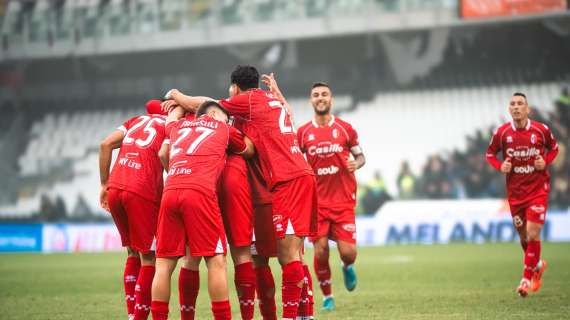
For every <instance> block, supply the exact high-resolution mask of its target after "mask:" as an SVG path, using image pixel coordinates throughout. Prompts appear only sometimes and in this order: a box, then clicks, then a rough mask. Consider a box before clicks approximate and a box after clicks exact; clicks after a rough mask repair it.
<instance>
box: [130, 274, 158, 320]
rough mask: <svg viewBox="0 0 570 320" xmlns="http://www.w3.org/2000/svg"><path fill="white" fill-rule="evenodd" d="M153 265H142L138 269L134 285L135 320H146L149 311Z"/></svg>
mask: <svg viewBox="0 0 570 320" xmlns="http://www.w3.org/2000/svg"><path fill="white" fill-rule="evenodd" d="M154 270H155V268H154V266H142V267H141V269H140V271H139V277H138V279H137V285H136V287H135V296H136V304H135V320H146V319H147V318H148V314H149V312H150V302H151V300H152V297H151V295H150V288H151V287H152V279H153V278H154Z"/></svg>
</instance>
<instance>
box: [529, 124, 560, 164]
mask: <svg viewBox="0 0 570 320" xmlns="http://www.w3.org/2000/svg"><path fill="white" fill-rule="evenodd" d="M544 127H545V128H546V132H545V133H544V136H545V137H546V140H545V141H544V146H545V148H546V150H548V151H547V153H546V156H545V157H544V158H543V157H542V156H541V155H538V156H537V157H536V159H535V160H534V167H535V168H536V169H537V170H544V169H545V168H546V167H547V166H548V165H549V164H551V163H552V161H554V159H556V156H557V155H558V150H559V148H558V142H556V139H555V138H554V135H553V134H552V131H550V128H548V127H547V126H544Z"/></svg>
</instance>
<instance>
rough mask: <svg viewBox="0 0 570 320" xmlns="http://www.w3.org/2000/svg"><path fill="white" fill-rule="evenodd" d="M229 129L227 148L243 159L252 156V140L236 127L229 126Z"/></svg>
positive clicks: (253, 148)
mask: <svg viewBox="0 0 570 320" xmlns="http://www.w3.org/2000/svg"><path fill="white" fill-rule="evenodd" d="M229 129H230V132H229V141H228V150H229V151H230V152H231V153H234V154H238V155H240V156H242V157H243V158H244V159H250V158H252V157H253V156H254V155H255V147H254V146H253V142H252V141H251V140H250V139H249V138H248V137H246V136H245V135H244V134H243V133H242V132H241V131H239V130H237V129H236V128H234V127H229Z"/></svg>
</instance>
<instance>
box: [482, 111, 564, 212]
mask: <svg viewBox="0 0 570 320" xmlns="http://www.w3.org/2000/svg"><path fill="white" fill-rule="evenodd" d="M499 152H502V155H503V159H506V158H510V159H511V163H512V169H511V172H509V173H508V174H507V195H508V198H509V203H510V204H511V205H519V204H524V203H526V202H528V201H530V200H533V199H534V198H537V197H541V196H548V192H549V191H550V175H549V174H548V170H546V169H545V170H541V171H539V170H536V169H535V167H534V161H535V160H536V157H537V156H538V155H540V156H542V157H543V158H544V159H545V161H546V163H547V164H549V163H550V162H552V160H554V157H556V154H557V153H558V144H557V143H556V139H555V138H554V136H553V135H552V132H551V131H550V129H549V128H548V127H547V126H546V125H544V124H542V123H540V122H536V121H532V120H530V119H529V120H528V122H527V125H526V127H525V128H520V129H517V128H515V126H514V124H513V123H511V122H508V123H505V124H503V125H502V126H500V127H499V128H498V129H497V130H495V132H494V133H493V137H492V138H491V142H490V143H489V147H488V148H487V154H486V158H487V161H488V162H489V163H490V164H491V165H492V166H493V167H495V169H497V170H500V168H501V161H500V160H498V159H497V157H496V155H497V153H499Z"/></svg>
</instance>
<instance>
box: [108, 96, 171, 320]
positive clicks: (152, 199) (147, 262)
mask: <svg viewBox="0 0 570 320" xmlns="http://www.w3.org/2000/svg"><path fill="white" fill-rule="evenodd" d="M160 103H161V102H160V101H159V100H151V101H149V102H148V103H147V105H146V107H147V113H148V114H146V115H140V116H136V117H134V118H132V119H130V120H128V121H126V122H125V123H124V124H123V125H122V126H120V127H119V128H117V130H115V131H114V132H112V133H111V134H110V135H109V136H107V137H106V138H105V140H103V142H102V143H101V147H100V151H99V171H100V178H101V194H100V203H101V207H103V208H104V209H105V210H107V211H110V212H111V215H112V216H113V220H114V221H115V224H116V226H117V229H118V230H119V233H120V235H121V242H122V244H123V246H125V247H127V251H128V253H129V255H128V258H127V262H126V265H125V271H124V287H125V300H126V302H127V312H128V317H129V319H133V318H134V319H137V320H139V319H146V318H147V317H148V313H149V308H150V299H151V297H150V288H151V284H152V278H153V277H154V270H155V267H154V260H155V258H154V236H155V234H156V224H157V219H158V210H159V204H160V197H161V194H162V187H163V182H162V166H161V164H160V160H159V158H158V150H159V149H160V146H161V144H162V141H163V139H164V137H165V133H164V124H165V121H166V118H165V116H164V115H160V113H161V112H162V111H161V108H160ZM116 148H120V151H119V155H118V158H117V161H116V162H115V165H114V167H113V171H112V172H111V174H110V175H109V168H110V166H111V161H112V152H113V149H116ZM141 262H142V263H141ZM141 264H142V267H141ZM135 291H136V294H135Z"/></svg>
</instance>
